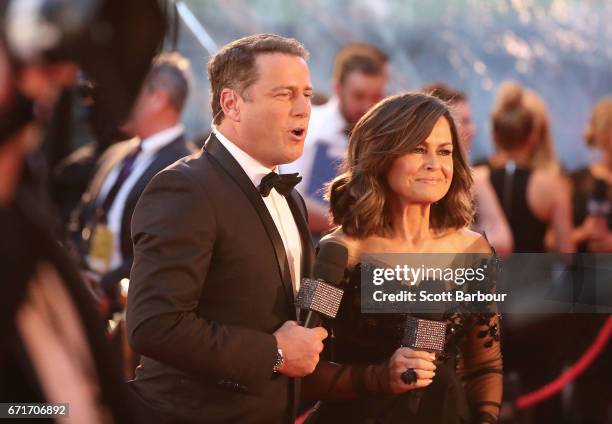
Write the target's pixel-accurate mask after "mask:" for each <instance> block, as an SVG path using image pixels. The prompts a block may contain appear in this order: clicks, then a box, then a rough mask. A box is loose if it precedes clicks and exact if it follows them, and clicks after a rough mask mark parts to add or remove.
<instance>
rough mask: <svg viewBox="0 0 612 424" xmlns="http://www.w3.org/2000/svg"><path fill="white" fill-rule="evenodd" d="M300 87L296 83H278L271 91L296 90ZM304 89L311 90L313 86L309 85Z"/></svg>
mask: <svg viewBox="0 0 612 424" xmlns="http://www.w3.org/2000/svg"><path fill="white" fill-rule="evenodd" d="M297 88H298V87H297V86H296V85H277V86H276V87H272V90H271V91H278V90H295V89H297ZM304 90H309V91H312V86H310V85H308V86H306V87H304Z"/></svg>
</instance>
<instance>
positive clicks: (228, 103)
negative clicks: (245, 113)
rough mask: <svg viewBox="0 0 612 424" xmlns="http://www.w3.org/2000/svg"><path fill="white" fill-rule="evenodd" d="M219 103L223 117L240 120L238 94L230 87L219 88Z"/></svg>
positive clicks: (235, 120)
mask: <svg viewBox="0 0 612 424" xmlns="http://www.w3.org/2000/svg"><path fill="white" fill-rule="evenodd" d="M219 104H220V105H221V110H223V115H224V117H226V118H228V119H230V120H232V121H234V122H240V96H238V93H236V91H235V90H232V89H231V88H224V89H223V90H221V95H220V96H219Z"/></svg>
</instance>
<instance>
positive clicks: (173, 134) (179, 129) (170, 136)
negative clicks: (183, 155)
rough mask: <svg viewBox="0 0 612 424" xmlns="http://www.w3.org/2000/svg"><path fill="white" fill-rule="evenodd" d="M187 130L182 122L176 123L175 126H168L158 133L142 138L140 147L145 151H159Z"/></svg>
mask: <svg viewBox="0 0 612 424" xmlns="http://www.w3.org/2000/svg"><path fill="white" fill-rule="evenodd" d="M184 132H185V128H184V127H183V125H182V124H176V125H175V126H173V127H170V128H166V129H165V130H162V131H160V132H158V133H155V134H153V135H152V136H149V137H147V138H145V139H144V140H142V142H141V144H140V147H141V148H142V151H143V152H151V151H157V150H159V149H161V148H162V147H164V146H165V145H167V144H169V143H170V142H171V141H173V140H175V139H176V138H178V137H179V136H180V135H182V134H183V133H184Z"/></svg>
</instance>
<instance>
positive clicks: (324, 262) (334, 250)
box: [312, 242, 348, 284]
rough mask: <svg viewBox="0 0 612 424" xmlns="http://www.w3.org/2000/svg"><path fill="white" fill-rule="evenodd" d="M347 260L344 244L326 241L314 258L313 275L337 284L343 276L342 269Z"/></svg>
mask: <svg viewBox="0 0 612 424" xmlns="http://www.w3.org/2000/svg"><path fill="white" fill-rule="evenodd" d="M347 262H348V250H347V249H346V246H344V245H342V244H339V243H334V242H328V243H325V244H323V245H322V246H321V248H320V250H319V253H318V254H317V258H316V259H315V263H314V269H313V273H312V274H313V277H314V278H315V279H320V280H323V281H327V282H328V283H331V284H338V283H339V282H340V281H341V280H342V279H343V278H344V270H345V268H346V265H347Z"/></svg>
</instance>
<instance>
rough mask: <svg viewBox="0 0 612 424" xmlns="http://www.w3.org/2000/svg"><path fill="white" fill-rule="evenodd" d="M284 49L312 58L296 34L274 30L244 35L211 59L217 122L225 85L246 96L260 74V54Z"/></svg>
mask: <svg viewBox="0 0 612 424" xmlns="http://www.w3.org/2000/svg"><path fill="white" fill-rule="evenodd" d="M270 53H282V54H287V55H291V56H297V57H301V58H302V59H304V60H307V59H308V51H307V50H306V48H305V47H304V46H303V45H302V43H300V42H299V41H297V40H296V39H295V38H286V37H281V36H280V35H274V34H256V35H250V36H248V37H243V38H240V39H238V40H235V41H232V42H231V43H229V44H227V45H225V46H224V47H223V48H222V49H221V50H219V52H217V54H215V55H214V56H213V57H212V58H211V59H210V61H209V62H208V80H209V81H210V106H211V108H212V114H213V123H214V124H220V123H221V122H222V121H223V116H224V115H223V110H222V109H221V103H220V98H221V91H222V90H223V89H224V88H231V89H233V90H236V91H237V92H238V93H239V94H240V95H241V96H243V97H244V93H245V91H246V90H247V89H248V88H249V87H250V86H251V85H252V84H254V83H255V82H256V81H257V79H258V78H259V75H258V73H257V68H256V64H255V59H256V57H257V55H260V54H270Z"/></svg>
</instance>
